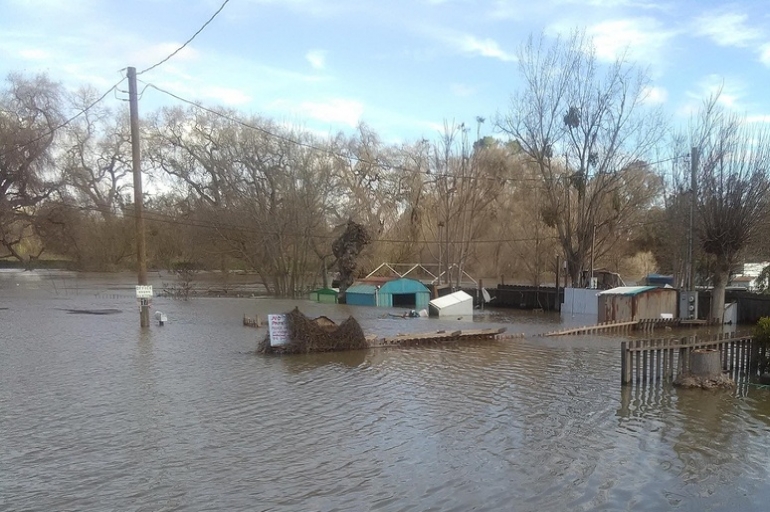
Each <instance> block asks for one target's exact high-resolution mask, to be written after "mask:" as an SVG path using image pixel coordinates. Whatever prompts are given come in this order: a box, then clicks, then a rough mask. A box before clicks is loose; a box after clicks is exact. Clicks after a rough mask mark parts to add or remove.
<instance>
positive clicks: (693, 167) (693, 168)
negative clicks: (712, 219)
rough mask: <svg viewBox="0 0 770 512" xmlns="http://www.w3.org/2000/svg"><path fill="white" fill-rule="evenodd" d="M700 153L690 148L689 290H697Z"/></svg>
mask: <svg viewBox="0 0 770 512" xmlns="http://www.w3.org/2000/svg"><path fill="white" fill-rule="evenodd" d="M699 158H700V152H699V151H698V148H697V147H694V146H693V147H692V148H690V230H689V234H688V236H687V272H688V275H687V290H688V291H694V290H695V262H694V261H693V245H694V244H695V233H694V229H695V205H696V202H697V194H696V189H697V184H696V180H695V178H696V174H697V172H698V160H699Z"/></svg>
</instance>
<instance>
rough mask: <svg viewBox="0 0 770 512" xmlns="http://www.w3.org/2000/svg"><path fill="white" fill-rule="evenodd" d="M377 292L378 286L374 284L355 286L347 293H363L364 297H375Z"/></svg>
mask: <svg viewBox="0 0 770 512" xmlns="http://www.w3.org/2000/svg"><path fill="white" fill-rule="evenodd" d="M376 292H377V286H375V285H373V284H364V283H360V284H354V285H353V286H351V287H350V288H348V289H347V290H346V291H345V293H361V294H364V295H374V294H375V293H376Z"/></svg>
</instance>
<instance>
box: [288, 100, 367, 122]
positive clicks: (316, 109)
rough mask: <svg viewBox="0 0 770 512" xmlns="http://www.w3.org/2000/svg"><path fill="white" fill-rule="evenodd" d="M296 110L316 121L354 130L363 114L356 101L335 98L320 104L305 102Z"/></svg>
mask: <svg viewBox="0 0 770 512" xmlns="http://www.w3.org/2000/svg"><path fill="white" fill-rule="evenodd" d="M298 110H299V113H302V114H304V115H307V116H308V117H310V118H311V119H315V120H317V121H324V122H327V123H343V124H346V125H348V126H350V127H353V128H354V127H355V126H356V125H358V122H359V120H360V119H361V116H362V115H363V113H364V105H363V103H361V102H360V101H356V100H348V99H342V98H335V99H332V100H329V101H327V102H322V103H321V102H313V101H305V102H302V103H301V104H300V105H299V107H298Z"/></svg>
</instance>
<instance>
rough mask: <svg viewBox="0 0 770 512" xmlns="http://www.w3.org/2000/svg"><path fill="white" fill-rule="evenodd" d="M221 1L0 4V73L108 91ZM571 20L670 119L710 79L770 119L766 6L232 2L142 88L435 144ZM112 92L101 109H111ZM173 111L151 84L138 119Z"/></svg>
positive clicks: (500, 97)
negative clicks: (527, 53)
mask: <svg viewBox="0 0 770 512" xmlns="http://www.w3.org/2000/svg"><path fill="white" fill-rule="evenodd" d="M222 2H223V0H130V1H127V0H0V75H2V76H3V77H4V76H7V75H8V74H9V73H21V74H24V75H27V76H32V75H35V74H38V73H46V74H47V75H48V77H49V78H50V79H52V80H54V81H57V82H60V83H62V84H63V85H64V86H65V87H66V88H68V89H72V90H75V89H77V88H79V87H81V86H83V85H90V86H93V87H95V88H96V89H97V90H99V91H100V92H103V91H106V90H108V89H109V88H110V87H111V86H112V85H114V84H115V83H116V82H117V81H118V80H119V79H120V77H121V75H124V74H125V71H124V70H125V68H126V67H128V66H133V67H136V68H137V70H139V71H141V70H143V69H145V68H147V67H149V66H152V65H153V64H156V63H157V62H159V61H161V60H162V59H164V58H165V57H167V56H168V55H169V54H171V53H172V52H173V51H174V50H176V49H177V48H179V47H180V46H181V45H182V44H183V43H184V42H185V41H187V40H188V39H189V38H190V37H191V36H192V35H193V34H194V33H195V32H196V31H197V30H198V29H200V28H201V26H202V25H203V24H204V23H205V22H206V21H207V20H208V19H209V18H210V17H211V16H212V15H213V14H214V12H215V11H216V10H217V9H219V8H220V6H221V5H222ZM575 29H579V30H585V31H586V33H587V34H588V35H589V36H591V37H592V38H593V40H594V44H595V47H596V55H597V56H598V58H599V59H601V60H602V61H607V62H609V61H611V60H613V59H614V58H615V56H617V55H618V53H619V52H622V51H626V52H627V55H628V57H629V58H630V59H631V60H633V61H634V63H635V64H636V65H638V66H641V67H642V68H644V69H646V70H647V72H648V73H649V75H650V77H651V79H652V82H651V89H650V91H649V95H648V101H649V102H651V103H655V104H658V105H661V106H662V108H663V109H664V111H665V112H666V114H667V115H668V116H669V118H670V120H671V122H672V123H674V124H676V123H680V122H685V121H686V120H687V119H689V118H690V116H692V114H693V113H694V112H695V111H696V110H697V108H698V107H699V106H700V105H701V104H702V102H703V100H704V99H705V98H706V97H708V96H709V95H710V94H712V93H713V92H714V91H716V90H717V89H719V88H721V89H722V95H721V99H720V101H721V103H722V104H723V105H724V106H726V107H727V108H729V109H731V110H734V111H736V112H738V113H740V114H744V115H746V116H748V118H749V119H750V120H751V121H755V122H770V87H769V86H770V10H768V9H767V8H766V5H765V2H763V1H760V0H742V1H737V2H717V1H712V0H524V1H523V0H230V1H229V2H228V3H227V4H226V5H225V7H224V8H223V9H222V11H221V12H220V13H219V14H218V15H217V16H216V17H215V18H214V19H213V20H212V21H211V23H210V24H209V25H208V26H207V27H206V28H205V29H204V30H203V31H202V32H201V33H200V34H199V35H197V37H195V39H194V40H193V41H192V42H191V43H190V44H189V45H188V46H187V47H185V48H184V49H183V50H181V51H180V52H179V53H177V54H176V55H175V56H173V57H172V58H170V59H169V60H168V61H166V62H164V63H163V64H161V65H159V66H157V67H156V68H154V69H152V70H150V71H148V72H146V73H143V74H141V75H140V76H139V78H140V80H141V81H142V82H141V83H140V84H139V88H140V89H143V88H144V87H145V85H146V84H148V83H149V84H153V85H155V86H157V87H160V88H162V89H164V90H167V91H169V92H172V93H174V94H176V95H178V96H180V97H182V98H185V99H187V100H191V101H196V102H201V103H202V104H203V105H205V106H207V107H211V108H218V107H226V108H231V109H236V110H239V111H242V112H243V113H244V114H247V115H252V114H254V115H259V116H263V117H267V118H270V119H273V120H275V121H276V122H279V123H282V124H287V125H290V126H295V127H301V128H303V129H306V130H310V131H314V132H318V133H320V134H334V133H337V132H338V131H344V132H352V131H353V130H355V127H356V126H357V125H358V123H360V122H363V123H366V124H367V125H368V126H369V127H371V128H372V129H374V130H375V131H376V132H377V133H379V134H380V135H381V137H382V138H383V140H386V141H391V142H396V141H404V142H407V141H412V140H419V139H420V138H427V139H430V140H433V139H435V138H436V137H437V136H438V134H439V133H440V132H441V131H442V129H443V126H444V123H445V122H449V123H452V122H454V123H461V122H464V123H466V125H471V126H473V127H474V129H476V128H479V130H480V132H481V135H493V136H494V135H496V133H495V130H494V123H493V120H494V118H495V116H496V115H498V114H504V113H505V112H506V111H507V109H508V107H509V104H510V97H511V94H512V93H514V92H515V91H516V90H517V89H518V88H520V87H521V83H520V80H519V76H518V64H517V58H516V55H517V52H518V50H519V48H520V47H521V45H522V44H523V43H525V42H526V40H527V38H528V37H529V36H530V35H531V34H534V35H536V36H537V35H539V34H544V35H545V36H546V37H555V36H557V35H559V34H564V35H566V34H569V32H571V31H573V30H575ZM121 87H122V88H123V89H125V88H126V85H125V83H124V84H123V85H122V86H121ZM117 96H118V97H117V98H116V97H115V96H114V95H109V96H108V97H106V98H105V103H106V104H108V105H111V106H114V107H118V106H119V105H121V103H120V101H119V98H120V97H123V98H125V94H122V93H118V95H117ZM177 104H180V103H179V101H178V100H176V99H174V98H172V97H170V96H168V95H165V94H162V93H160V92H158V91H156V90H154V89H146V90H145V91H144V92H143V94H142V96H141V100H140V104H139V110H140V115H141V114H142V113H148V112H150V111H153V110H155V109H157V108H159V107H161V106H165V105H177ZM477 117H483V118H484V119H485V120H486V121H485V122H484V123H483V124H482V125H478V123H477Z"/></svg>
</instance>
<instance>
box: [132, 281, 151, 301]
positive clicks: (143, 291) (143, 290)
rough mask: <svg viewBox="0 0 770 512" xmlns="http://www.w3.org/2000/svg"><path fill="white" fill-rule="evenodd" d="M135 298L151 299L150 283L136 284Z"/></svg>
mask: <svg viewBox="0 0 770 512" xmlns="http://www.w3.org/2000/svg"><path fill="white" fill-rule="evenodd" d="M136 298H137V299H151V298H152V285H144V284H139V285H136Z"/></svg>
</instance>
